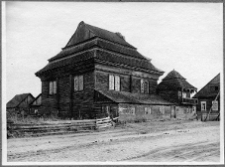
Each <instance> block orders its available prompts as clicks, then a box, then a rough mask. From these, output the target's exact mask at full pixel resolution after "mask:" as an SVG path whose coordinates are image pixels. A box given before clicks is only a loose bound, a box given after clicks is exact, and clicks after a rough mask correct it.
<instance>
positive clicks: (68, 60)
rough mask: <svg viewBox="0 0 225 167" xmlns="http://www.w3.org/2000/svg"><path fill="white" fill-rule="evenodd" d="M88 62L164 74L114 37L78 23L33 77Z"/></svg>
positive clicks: (98, 29) (122, 40) (114, 34)
mask: <svg viewBox="0 0 225 167" xmlns="http://www.w3.org/2000/svg"><path fill="white" fill-rule="evenodd" d="M90 59H92V60H94V61H95V62H101V63H104V64H110V65H113V66H118V67H125V68H129V69H137V70H140V71H145V72H153V73H156V74H158V75H162V74H163V71H161V70H159V69H157V68H156V67H154V66H153V64H152V63H151V62H150V61H149V59H147V58H146V57H144V56H143V55H141V54H140V53H139V52H138V51H137V49H136V48H134V47H133V46H132V45H130V44H128V43H127V42H126V41H125V40H124V38H122V37H120V35H118V34H117V33H112V32H110V31H107V30H103V29H101V28H97V27H94V26H91V25H88V24H86V23H84V22H81V23H80V24H79V25H78V28H77V30H76V32H75V33H74V34H73V36H72V37H71V39H70V40H69V42H68V43H67V45H66V47H65V48H63V49H62V51H61V52H60V53H59V54H57V55H56V56H54V57H52V58H50V59H49V63H48V64H47V65H46V66H45V67H44V68H43V69H41V70H40V71H38V72H37V73H36V75H37V76H40V75H41V74H42V73H44V72H46V71H49V70H55V69H58V68H62V67H65V66H71V68H72V66H76V64H77V63H79V62H82V61H85V60H90Z"/></svg>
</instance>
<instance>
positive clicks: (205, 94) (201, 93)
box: [194, 73, 220, 98]
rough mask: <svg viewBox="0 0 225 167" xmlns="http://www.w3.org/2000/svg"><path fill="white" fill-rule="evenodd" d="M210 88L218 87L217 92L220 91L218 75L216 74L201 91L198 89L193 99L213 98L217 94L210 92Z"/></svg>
mask: <svg viewBox="0 0 225 167" xmlns="http://www.w3.org/2000/svg"><path fill="white" fill-rule="evenodd" d="M210 86H218V88H219V89H218V92H219V90H220V73H219V74H217V75H216V76H215V77H214V78H213V79H212V80H210V81H209V82H208V83H207V84H206V85H205V86H204V87H203V88H202V89H200V90H199V91H198V92H197V93H196V94H195V95H194V97H195V98H200V97H214V96H216V95H217V94H218V92H216V91H215V92H212V91H211V90H210Z"/></svg>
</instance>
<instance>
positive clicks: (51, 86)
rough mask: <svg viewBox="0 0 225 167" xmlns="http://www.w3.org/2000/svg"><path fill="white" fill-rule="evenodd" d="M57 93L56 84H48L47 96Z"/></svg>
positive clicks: (54, 82)
mask: <svg viewBox="0 0 225 167" xmlns="http://www.w3.org/2000/svg"><path fill="white" fill-rule="evenodd" d="M56 93H57V84H56V81H51V82H49V94H50V95H53V94H56Z"/></svg>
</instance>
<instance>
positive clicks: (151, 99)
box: [95, 90, 173, 105]
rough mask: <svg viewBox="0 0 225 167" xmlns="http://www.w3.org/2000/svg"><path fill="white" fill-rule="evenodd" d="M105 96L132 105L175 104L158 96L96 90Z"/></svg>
mask: <svg viewBox="0 0 225 167" xmlns="http://www.w3.org/2000/svg"><path fill="white" fill-rule="evenodd" d="M95 91H97V92H99V93H100V94H102V95H103V96H105V97H107V98H109V99H110V100H112V101H113V102H116V103H131V104H153V105H162V104H163V105H172V104H173V103H171V102H168V101H166V100H164V99H162V98H161V97H160V96H157V95H149V94H141V95H140V94H138V96H137V95H136V94H134V93H130V92H121V91H108V90H95Z"/></svg>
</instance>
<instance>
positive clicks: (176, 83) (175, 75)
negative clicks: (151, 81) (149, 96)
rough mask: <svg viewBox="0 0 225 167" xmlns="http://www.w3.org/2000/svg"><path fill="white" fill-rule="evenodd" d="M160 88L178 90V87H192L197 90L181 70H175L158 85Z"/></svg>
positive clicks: (191, 88)
mask: <svg viewBox="0 0 225 167" xmlns="http://www.w3.org/2000/svg"><path fill="white" fill-rule="evenodd" d="M157 89H158V90H168V89H170V90H178V89H190V90H195V91H196V90H197V88H195V87H194V86H193V85H191V84H190V83H189V82H187V81H186V78H184V77H183V76H182V75H181V74H180V73H179V72H177V71H175V70H173V71H171V72H169V73H168V75H167V76H166V77H165V78H164V79H163V80H162V82H161V83H160V84H159V85H158V87H157Z"/></svg>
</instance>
